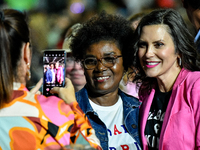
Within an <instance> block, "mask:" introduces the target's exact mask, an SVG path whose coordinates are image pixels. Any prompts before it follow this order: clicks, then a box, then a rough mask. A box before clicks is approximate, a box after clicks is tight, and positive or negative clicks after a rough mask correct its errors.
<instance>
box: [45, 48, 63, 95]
mask: <svg viewBox="0 0 200 150" xmlns="http://www.w3.org/2000/svg"><path fill="white" fill-rule="evenodd" d="M65 65H66V51H65V50H61V49H58V50H56V49H53V50H45V51H44V54H43V70H44V71H43V72H44V74H43V95H45V96H50V95H53V94H51V93H50V90H51V89H52V88H53V87H55V86H56V87H64V85H65V67H66V66H65ZM54 95H55V94H54ZM56 96H57V95H56Z"/></svg>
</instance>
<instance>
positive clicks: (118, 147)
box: [89, 96, 141, 150]
mask: <svg viewBox="0 0 200 150" xmlns="http://www.w3.org/2000/svg"><path fill="white" fill-rule="evenodd" d="M89 102H90V104H91V106H92V108H93V109H94V111H95V112H96V113H97V114H98V115H99V118H100V119H101V120H102V122H104V124H105V125H106V127H107V129H108V139H109V143H108V145H109V150H140V149H141V148H140V146H139V144H138V143H137V142H136V141H135V140H134V139H133V138H132V137H131V136H130V134H129V133H128V132H127V131H126V129H125V126H124V122H123V105H122V99H121V97H120V96H119V99H118V101H117V103H115V104H114V105H112V106H100V105H97V104H95V103H94V102H92V101H91V100H89Z"/></svg>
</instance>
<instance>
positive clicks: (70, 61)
mask: <svg viewBox="0 0 200 150" xmlns="http://www.w3.org/2000/svg"><path fill="white" fill-rule="evenodd" d="M81 27H82V25H81V24H80V23H76V24H74V25H73V26H71V27H70V28H69V30H68V31H67V33H66V36H65V37H66V38H65V40H64V43H63V47H62V48H63V49H65V50H66V51H67V61H66V77H68V78H69V79H70V80H71V81H72V84H73V85H74V88H75V91H76V92H77V91H79V90H80V89H82V88H83V87H84V86H85V84H86V79H85V75H84V70H83V67H82V66H81V63H80V62H76V61H75V59H74V57H73V56H72V51H71V49H70V48H69V46H70V43H71V40H72V38H73V37H74V36H75V35H76V33H77V31H78V30H79V29H80V28H81Z"/></svg>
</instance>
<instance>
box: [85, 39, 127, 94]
mask: <svg viewBox="0 0 200 150" xmlns="http://www.w3.org/2000/svg"><path fill="white" fill-rule="evenodd" d="M120 55H121V51H120V50H119V48H118V47H117V45H116V43H114V42H112V41H100V42H98V43H94V44H92V45H90V47H89V48H88V49H87V50H86V54H85V58H88V57H90V58H91V57H92V58H97V60H100V59H101V58H103V57H105V56H108V57H109V56H120ZM84 70H85V76H86V80H87V86H88V87H89V89H90V90H92V91H93V92H94V93H98V94H106V93H112V92H114V91H116V90H118V87H119V82H120V81H121V78H122V76H123V72H124V67H123V57H118V58H117V59H116V63H115V64H114V65H113V66H112V67H106V66H104V65H103V64H102V62H100V61H98V62H97V66H96V67H95V68H94V69H86V68H85V67H84Z"/></svg>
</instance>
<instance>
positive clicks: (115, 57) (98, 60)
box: [81, 55, 123, 70]
mask: <svg viewBox="0 0 200 150" xmlns="http://www.w3.org/2000/svg"><path fill="white" fill-rule="evenodd" d="M106 57H110V56H104V57H102V58H100V59H97V58H96V57H87V58H95V59H96V60H97V64H96V66H95V67H94V68H96V67H97V65H98V62H101V64H102V65H103V66H105V67H107V66H106V65H105V64H104V63H103V62H102V60H103V59H104V58H106ZM112 57H114V63H113V65H112V66H110V67H107V68H111V67H113V66H114V65H115V63H116V60H117V59H118V58H119V57H123V56H122V55H114V56H112ZM87 58H85V59H84V60H82V61H81V62H82V65H83V66H84V67H85V68H86V69H87V70H92V69H94V68H87V67H86V65H85V60H86V59H87Z"/></svg>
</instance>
